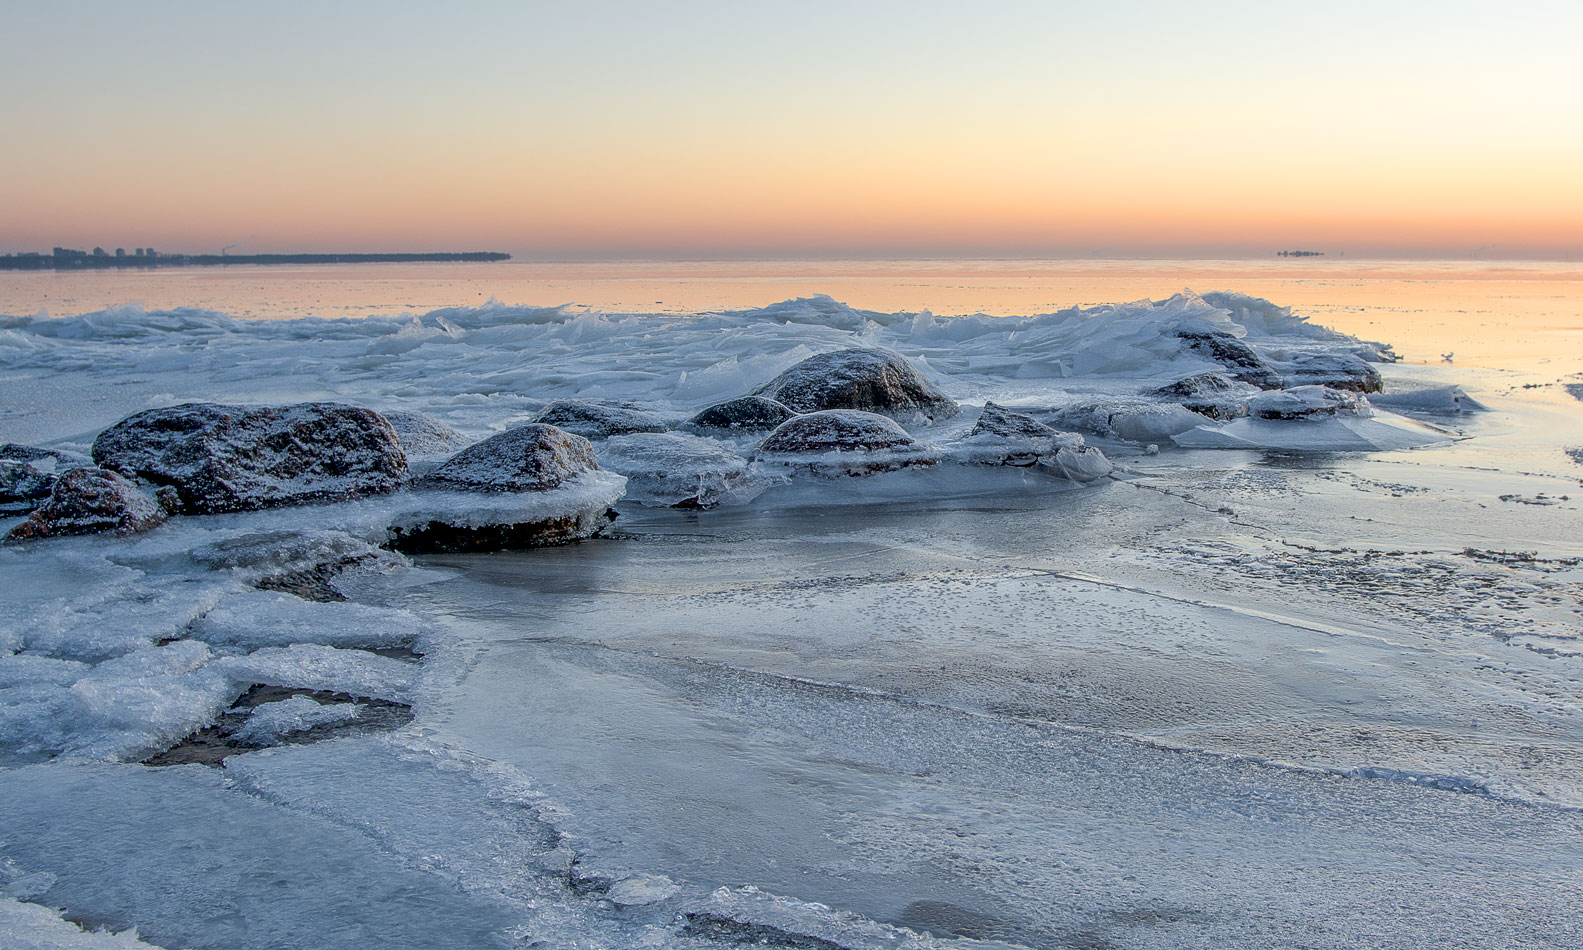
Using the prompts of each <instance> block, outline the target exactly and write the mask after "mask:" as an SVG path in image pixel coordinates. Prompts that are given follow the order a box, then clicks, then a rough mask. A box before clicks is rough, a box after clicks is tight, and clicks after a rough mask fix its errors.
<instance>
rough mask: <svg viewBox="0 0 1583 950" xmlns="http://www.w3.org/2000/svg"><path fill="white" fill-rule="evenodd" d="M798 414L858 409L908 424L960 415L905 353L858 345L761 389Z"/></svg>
mask: <svg viewBox="0 0 1583 950" xmlns="http://www.w3.org/2000/svg"><path fill="white" fill-rule="evenodd" d="M753 395H755V396H764V397H766V398H769V399H773V400H775V401H777V402H779V403H781V404H783V405H785V406H787V407H789V408H791V409H794V410H796V411H798V412H819V411H821V410H826V409H858V410H862V411H864V412H875V413H880V414H882V415H887V416H891V417H893V418H898V419H902V420H904V421H908V422H912V421H925V422H928V421H934V420H937V419H944V418H947V417H949V416H953V415H955V414H956V411H957V406H956V403H955V402H953V401H951V399H950V398H949V397H947V396H946V395H945V393H943V392H941V391H940V389H939V388H938V387H937V386H935V385H934V384H933V383H931V382H929V381H928V380H927V379H925V378H924V376H923V374H922V373H920V372H918V369H917V367H915V366H913V365H912V363H911V362H909V361H908V359H907V358H906V357H904V356H902V355H901V354H900V353H895V352H892V351H890V350H884V349H877V348H871V347H855V348H852V349H846V350H836V351H834V352H830V353H820V354H818V355H816V356H810V357H809V358H808V359H805V360H803V361H802V362H801V363H798V364H797V365H796V366H793V367H792V368H790V369H788V370H786V371H785V372H784V373H781V374H780V375H779V376H777V377H775V378H774V379H772V380H770V381H769V382H768V383H766V384H765V385H763V386H761V387H759V388H758V390H756V391H755V392H754V393H753Z"/></svg>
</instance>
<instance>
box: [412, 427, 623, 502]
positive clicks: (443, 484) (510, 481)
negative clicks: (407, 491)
mask: <svg viewBox="0 0 1583 950" xmlns="http://www.w3.org/2000/svg"><path fill="white" fill-rule="evenodd" d="M598 470H599V463H598V462H597V461H596V460H595V458H594V447H593V446H592V445H590V444H588V440H587V439H585V438H583V437H582V436H580V435H573V434H572V433H570V432H564V431H562V430H561V429H558V428H556V427H555V426H552V425H544V424H542V423H538V422H530V423H528V424H527V425H521V426H517V427H516V428H514V429H507V430H506V431H505V432H502V433H500V434H499V435H495V436H490V437H489V438H487V439H485V440H484V441H482V442H478V443H475V444H473V445H470V446H468V447H467V448H465V449H463V450H462V451H460V452H458V453H456V454H455V455H453V456H451V457H450V458H448V459H446V460H445V461H444V462H442V463H440V465H439V466H438V467H436V468H435V469H434V470H433V471H432V472H430V473H429V474H428V475H426V476H424V478H423V484H424V485H425V486H427V487H434V488H450V489H459V490H462V491H497V492H522V491H548V490H549V489H551V488H558V487H560V485H561V484H562V483H564V482H565V481H566V480H567V479H569V478H572V477H574V476H576V475H580V474H582V473H583V472H593V471H598Z"/></svg>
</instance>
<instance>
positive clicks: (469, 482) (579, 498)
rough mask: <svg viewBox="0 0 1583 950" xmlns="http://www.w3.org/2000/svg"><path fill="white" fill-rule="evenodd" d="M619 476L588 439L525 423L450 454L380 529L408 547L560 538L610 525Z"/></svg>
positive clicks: (487, 546)
mask: <svg viewBox="0 0 1583 950" xmlns="http://www.w3.org/2000/svg"><path fill="white" fill-rule="evenodd" d="M625 486H626V479H625V478H623V477H621V476H620V475H617V474H614V473H610V472H604V471H601V470H600V468H599V463H598V462H597V461H596V460H595V458H594V449H593V446H592V445H590V444H589V442H588V440H587V439H585V438H583V437H582V436H580V435H573V434H572V433H570V432H563V431H561V430H560V429H558V428H556V427H555V426H551V425H543V424H540V423H536V422H534V423H528V424H527V425H522V426H517V427H516V428H514V429H508V430H506V431H505V432H502V433H500V434H499V435H496V436H492V437H490V438H488V439H485V440H484V441H482V442H479V443H478V444H476V445H471V446H468V447H467V448H465V449H463V450H462V451H460V452H458V453H456V454H455V455H453V456H451V458H449V459H447V460H446V461H445V462H443V463H442V464H441V465H439V466H438V467H437V468H435V469H434V470H433V471H431V472H430V473H429V474H428V475H427V476H425V477H424V478H423V479H422V480H421V481H420V482H419V487H420V488H421V489H422V490H421V491H418V492H414V493H412V496H411V497H410V498H409V499H407V501H406V503H405V504H404V506H403V508H402V510H401V511H399V512H397V513H396V514H394V515H393V516H392V518H391V521H390V523H389V525H388V527H387V528H386V536H387V545H388V546H389V547H391V548H393V549H395V550H397V551H401V552H403V553H407V554H431V553H439V552H449V551H473V552H477V551H501V550H515V549H521V548H532V547H542V546H544V545H549V544H565V543H567V542H570V541H578V540H582V539H583V538H587V537H591V536H592V535H594V534H595V533H597V532H598V531H600V530H601V529H603V528H604V527H605V526H607V525H609V524H610V521H611V519H612V518H613V517H614V512H613V511H611V508H610V506H611V505H612V504H613V503H614V502H615V501H616V499H618V498H620V497H621V495H622V493H623V492H624V491H625Z"/></svg>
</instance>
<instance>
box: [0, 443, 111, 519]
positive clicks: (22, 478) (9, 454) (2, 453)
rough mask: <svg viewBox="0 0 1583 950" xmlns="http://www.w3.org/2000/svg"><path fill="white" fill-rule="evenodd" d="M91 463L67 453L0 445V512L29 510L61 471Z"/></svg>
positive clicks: (5, 444) (9, 444) (30, 447)
mask: <svg viewBox="0 0 1583 950" xmlns="http://www.w3.org/2000/svg"><path fill="white" fill-rule="evenodd" d="M91 464H92V462H91V461H90V460H89V459H88V458H86V457H84V456H81V455H76V454H73V453H71V452H58V451H56V450H54V449H39V448H34V447H33V446H31V445H18V444H16V443H15V442H6V443H4V444H0V514H9V513H19V512H25V511H31V510H32V509H34V508H36V507H38V506H39V505H40V504H43V502H44V499H46V498H48V497H49V493H50V489H51V488H53V487H54V486H55V478H56V476H58V475H59V474H60V473H61V472H64V471H66V470H67V469H72V468H81V467H82V466H84V465H91Z"/></svg>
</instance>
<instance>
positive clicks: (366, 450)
mask: <svg viewBox="0 0 1583 950" xmlns="http://www.w3.org/2000/svg"><path fill="white" fill-rule="evenodd" d="M93 457H94V461H95V462H97V463H98V464H99V465H101V466H103V467H105V468H108V469H113V470H115V471H117V472H120V473H122V474H124V475H128V476H132V477H136V478H141V479H145V480H147V481H150V482H153V483H154V484H156V485H165V486H171V487H172V488H174V489H175V494H176V495H177V496H178V497H179V499H180V506H181V508H182V510H183V511H186V512H190V513H211V512H221V511H244V510H251V509H257V508H269V507H274V506H277V505H300V504H308V503H311V502H320V501H337V500H344V499H348V498H356V497H359V496H363V495H373V494H381V493H385V492H392V491H395V490H396V489H398V488H400V487H401V486H402V485H403V484H405V483H406V480H407V461H406V455H405V453H403V452H402V449H401V442H400V440H399V439H398V438H397V437H396V432H395V430H394V429H392V428H391V427H390V423H389V422H386V421H385V418H384V417H383V416H381V415H380V414H379V413H377V412H374V411H373V410H371V409H362V408H359V407H357V406H345V405H340V404H338V403H330V402H313V403H302V404H299V405H292V406H227V405H219V404H214V403H188V404H186V405H181V406H172V407H170V408H168V409H150V410H148V411H146V412H140V413H138V414H137V415H134V416H131V417H129V418H126V419H123V420H122V421H120V422H118V423H116V424H115V425H113V426H111V427H110V428H109V429H106V430H105V431H104V432H102V433H100V434H99V437H98V438H97V439H95V440H94V443H93Z"/></svg>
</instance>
